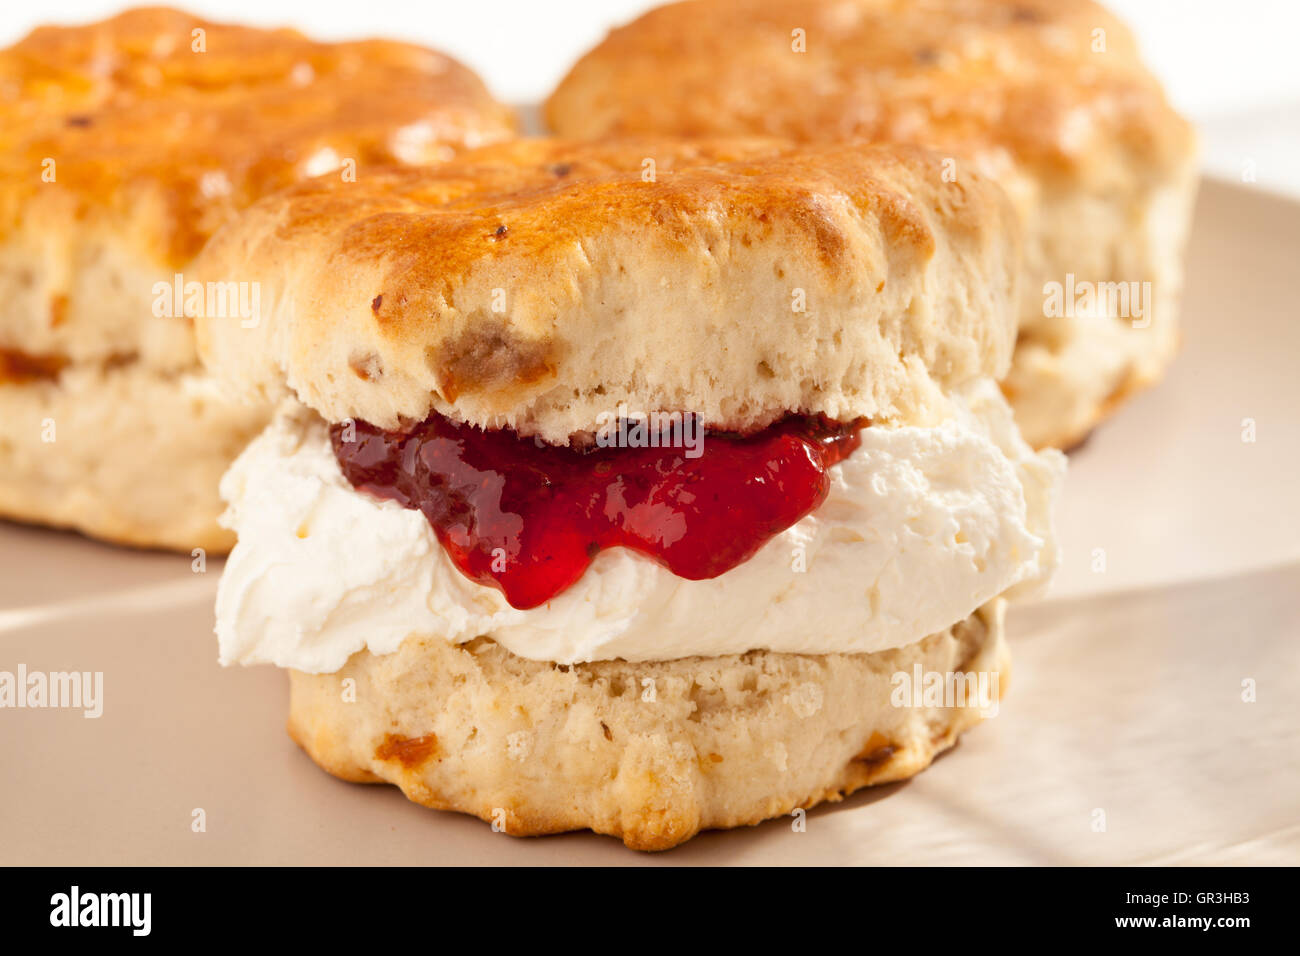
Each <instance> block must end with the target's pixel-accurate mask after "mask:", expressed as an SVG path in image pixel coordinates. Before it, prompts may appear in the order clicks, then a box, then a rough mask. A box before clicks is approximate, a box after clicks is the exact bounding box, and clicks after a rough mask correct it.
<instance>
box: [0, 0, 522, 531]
mask: <svg viewBox="0 0 1300 956" xmlns="http://www.w3.org/2000/svg"><path fill="white" fill-rule="evenodd" d="M0 90H3V96H2V97H0V301H2V302H3V303H4V305H3V307H2V308H0V516H3V517H8V518H14V519H18V520H22V521H29V522H38V523H42V524H49V525H55V526H61V527H69V528H75V529H78V530H80V531H83V532H85V533H87V534H90V535H94V536H96V537H100V538H104V539H108V540H111V541H116V542H121V543H124V544H132V545H142V546H159V547H169V548H177V549H181V550H189V549H192V548H197V547H202V548H207V549H212V550H225V549H227V548H229V546H230V544H231V543H233V537H232V536H231V535H230V534H229V532H227V531H226V530H225V529H223V528H221V527H219V526H218V525H217V523H216V518H217V515H218V514H219V513H220V511H221V504H220V499H219V498H218V496H217V484H218V482H219V480H220V477H221V474H222V473H223V472H224V471H225V469H226V468H227V467H229V465H230V462H231V461H232V460H233V458H234V456H235V454H236V453H237V452H238V451H239V450H240V449H241V448H242V447H243V446H244V445H246V444H247V442H248V440H249V439H251V438H252V437H253V436H254V435H256V434H257V433H258V432H259V431H260V430H261V429H262V428H263V427H265V425H266V422H267V419H268V417H269V411H268V410H264V409H262V410H259V409H253V408H241V407H238V406H232V405H230V404H228V403H226V402H223V401H222V399H221V396H220V394H219V393H218V392H217V391H216V389H215V388H214V387H213V386H212V384H211V382H210V381H208V380H207V379H206V378H205V377H204V376H203V374H202V371H201V369H200V368H199V365H198V360H197V357H196V354H195V350H194V338H193V331H192V329H191V326H190V323H189V322H188V321H187V320H186V319H185V317H184V313H185V307H186V304H187V303H189V302H193V301H195V297H196V296H197V299H198V300H199V301H202V302H204V303H206V304H208V305H209V306H210V307H211V308H214V309H216V310H221V311H227V312H231V313H236V314H245V313H248V312H249V311H251V309H252V308H253V307H254V305H255V299H256V295H257V290H256V289H253V288H249V287H247V286H244V287H238V286H235V287H231V288H229V289H225V288H206V289H205V288H201V287H196V286H195V285H194V281H195V277H194V276H193V275H191V274H190V268H189V265H190V263H191V261H192V259H193V257H194V255H195V254H196V253H197V252H198V251H199V250H200V249H201V248H202V246H203V243H204V241H205V240H206V239H207V237H208V236H210V235H211V234H212V232H213V231H215V230H216V229H217V228H218V227H219V226H220V225H221V224H222V223H224V222H226V221H227V220H229V219H230V218H232V216H234V215H235V214H236V212H237V211H238V210H239V209H240V208H242V207H244V206H246V205H248V204H249V203H251V202H252V201H253V200H255V199H257V198H259V197H260V196H262V195H265V194H266V193H268V192H270V191H272V190H274V189H277V188H279V187H282V186H285V185H288V184H290V183H292V182H295V181H298V180H300V179H303V178H305V177H308V176H312V175H317V174H324V173H331V172H333V173H334V175H335V177H336V178H350V179H355V178H358V177H364V176H365V175H367V174H368V172H369V169H370V168H371V167H372V166H374V165H375V164H377V163H393V162H399V163H426V162H433V161H436V160H441V159H444V158H446V157H447V156H449V155H451V154H452V152H453V150H454V149H458V148H464V147H470V146H477V145H481V144H482V143H485V142H491V141H495V140H498V139H501V138H504V137H506V136H508V135H510V134H511V133H512V131H513V128H514V118H513V115H512V114H511V113H510V111H509V110H507V109H506V108H505V107H504V106H501V105H500V104H498V103H496V102H495V101H494V100H493V99H492V98H491V97H490V95H489V94H488V92H487V90H486V89H485V88H484V87H483V85H482V84H481V83H480V82H479V80H478V79H477V77H475V76H474V75H473V74H472V73H470V72H469V71H468V70H467V69H465V68H464V67H462V66H460V65H459V64H457V63H455V62H453V61H451V60H449V59H448V58H446V57H444V56H442V55H441V54H438V53H435V52H433V51H431V50H426V49H422V48H419V47H415V46H410V45H406V44H401V43H392V42H386V41H366V42H357V43H337V44H325V43H315V42H312V41H311V40H308V39H306V38H305V37H303V36H301V35H300V34H298V33H296V32H294V31H291V30H255V29H247V28H244V27H238V26H230V25H225V24H217V23H210V22H207V21H205V20H201V19H199V18H198V17H195V16H192V15H190V14H187V13H182V12H180V11H175V10H166V9H141V10H133V11H129V12H127V13H123V14H121V15H120V16H117V17H114V18H113V19H111V20H106V21H103V22H101V23H95V24H91V25H88V26H79V27H44V28H41V29H38V30H36V31H35V32H33V33H31V34H30V35H29V36H27V37H26V38H25V39H23V40H22V41H20V42H19V43H17V44H16V45H14V46H12V47H9V48H8V49H5V50H3V51H0Z"/></svg>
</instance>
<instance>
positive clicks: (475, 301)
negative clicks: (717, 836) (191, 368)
mask: <svg viewBox="0 0 1300 956" xmlns="http://www.w3.org/2000/svg"><path fill="white" fill-rule="evenodd" d="M941 165H942V159H941V157H937V156H934V155H931V154H929V153H925V152H922V151H918V150H913V149H908V148H902V147H878V148H877V147H873V148H866V149H864V148H861V147H855V146H839V145H826V146H796V145H791V144H788V143H780V142H775V141H768V140H763V141H741V140H733V141H725V142H717V143H711V142H696V143H686V142H681V141H667V140H632V141H619V142H606V143H599V144H596V143H587V144H581V143H567V142H562V141H547V140H523V141H516V142H512V143H507V144H500V145H497V146H492V147H486V148H483V149H480V150H476V151H474V152H471V153H467V154H465V155H464V156H461V157H459V158H457V159H456V160H454V161H451V162H449V163H446V164H442V165H440V166H438V167H435V168H431V169H425V170H392V171H390V172H384V173H376V174H374V175H371V176H369V177H367V178H366V179H364V180H363V181H359V182H358V183H355V184H350V185H346V186H345V185H341V184H338V183H336V182H334V181H332V180H329V179H321V180H314V181H311V182H308V183H304V184H301V185H298V186H295V187H293V188H291V189H289V190H286V191H284V192H281V193H279V194H277V195H275V196H272V197H268V198H267V199H265V200H263V201H261V202H259V203H257V204H255V205H254V206H252V207H251V208H250V209H249V210H248V211H247V213H246V214H245V215H244V216H242V217H241V218H240V220H239V221H238V222H235V223H232V224H231V225H230V226H228V227H226V228H225V229H223V230H222V231H221V232H219V233H218V234H217V235H216V236H215V237H214V238H213V239H212V241H211V242H210V243H209V245H208V247H207V249H206V250H205V252H204V254H203V256H202V257H201V258H200V261H199V264H198V265H199V267H200V268H201V269H202V270H203V271H204V272H205V273H207V274H211V275H220V276H224V277H227V278H230V279H238V280H240V281H256V282H258V283H260V285H261V287H262V289H263V298H262V304H263V310H262V311H261V313H260V314H259V316H258V317H257V320H256V321H254V322H251V323H241V322H239V321H235V320H232V319H229V318H225V319H223V318H216V317H208V316H204V317H199V318H198V319H197V320H196V331H197V334H198V340H199V348H200V352H201V354H202V356H203V359H204V362H205V364H206V365H207V367H208V368H209V370H210V372H211V374H212V375H214V376H215V377H216V378H217V379H218V380H219V381H221V382H222V383H223V385H225V386H227V387H229V388H231V389H232V390H235V391H237V392H239V393H240V394H242V395H244V396H246V397H247V398H248V399H249V400H250V401H252V402H255V403H259V404H260V403H266V402H277V403H278V404H279V409H278V412H277V414H276V416H275V418H274V420H273V421H272V423H271V424H270V426H269V427H268V428H267V429H266V431H265V432H263V433H262V434H261V435H260V436H259V437H258V438H257V439H256V440H254V441H253V442H252V443H251V445H250V446H249V447H248V448H247V449H246V450H245V451H244V452H243V454H242V455H241V456H240V457H239V459H238V460H237V461H236V462H235V464H234V466H233V467H232V468H231V469H230V471H229V472H228V473H227V475H226V477H225V478H224V479H223V481H222V495H223V497H224V498H225V499H226V501H227V502H228V505H229V508H228V510H227V512H226V515H225V517H224V519H223V520H224V521H225V522H226V523H227V524H228V525H229V526H230V527H231V528H232V529H234V530H235V531H236V532H237V534H238V538H239V541H238V544H237V545H236V546H235V549H234V551H233V552H232V553H231V556H230V558H229V560H228V562H227V565H226V569H225V572H224V574H223V576H222V580H221V586H220V590H219V595H218V599H217V623H216V630H217V635H218V641H219V646H220V656H221V660H222V662H223V663H225V664H235V663H240V664H257V663H270V664H275V665H278V666H280V667H283V668H286V669H288V670H289V671H290V673H291V688H292V693H291V702H290V717H289V726H290V732H291V733H292V735H293V737H294V739H295V740H297V741H298V743H299V744H301V746H302V747H303V748H304V749H305V750H306V751H307V752H308V753H309V754H310V755H311V756H312V758H313V759H314V760H316V762H317V763H319V764H320V765H321V766H322V767H324V768H325V769H327V770H329V771H330V772H332V773H334V774H336V775H338V776H341V777H344V778H345V779H349V780H364V781H387V782H390V783H394V784H397V785H398V786H400V787H401V788H402V790H403V791H404V792H405V793H406V794H407V796H408V797H410V798H411V799H412V800H415V801H417V802H419V803H422V804H425V805H427V806H431V807H437V808H442V809H454V810H460V811H463V812H467V813H472V814H476V815H478V816H480V817H482V818H483V819H485V820H488V821H491V822H493V823H494V824H495V825H497V826H499V827H500V828H502V829H505V830H507V831H508V832H511V833H516V834H542V833H552V832H558V831H562V830H569V829H575V828H591V829H593V830H596V831H598V832H602V833H609V834H613V835H616V836H619V837H621V838H622V839H623V840H624V842H626V843H627V844H628V845H629V846H632V847H636V848H640V849H664V848H667V847H671V846H674V845H676V844H678V843H681V842H682V841H684V840H686V839H689V838H690V837H691V836H692V835H694V834H695V833H696V832H698V831H699V830H701V829H704V828H711V827H731V826H739V825H743V824H752V823H757V822H759V821H762V820H764V819H767V818H770V817H773V816H778V815H781V814H784V813H788V812H790V811H791V810H793V809H795V808H797V807H809V806H812V805H813V804H815V803H818V802H820V801H823V800H835V799H839V798H840V797H842V796H843V795H844V794H846V793H849V792H851V791H853V790H855V789H857V788H858V787H861V786H865V785H867V784H871V783H877V782H883V781H887V780H897V779H900V778H903V777H906V776H909V775H911V774H913V773H915V772H917V771H919V770H920V769H922V768H924V767H925V766H926V765H928V764H929V762H930V761H931V760H932V759H933V757H934V755H935V754H936V753H938V752H940V751H942V750H943V749H945V748H946V747H948V746H951V744H952V743H953V742H954V741H955V739H956V737H957V735H958V734H960V733H961V732H962V731H963V730H965V729H966V728H967V727H969V726H971V725H972V724H974V723H976V722H978V721H979V720H980V719H981V717H982V716H985V715H987V714H988V713H990V712H991V710H992V709H994V708H995V707H996V704H997V699H998V696H999V694H1000V692H1001V690H1002V689H1003V688H1004V687H1005V682H1006V680H1007V670H1006V667H1007V660H1006V649H1005V646H1004V643H1003V623H1002V616H1003V605H1004V603H1005V600H1006V599H1007V598H1008V597H1013V596H1015V595H1017V594H1020V593H1023V592H1025V591H1028V590H1032V589H1035V588H1037V587H1040V586H1041V585H1042V584H1043V583H1044V582H1045V581H1046V579H1047V578H1048V577H1049V576H1050V574H1051V572H1052V570H1053V568H1054V566H1055V562H1056V546H1055V543H1054V541H1053V537H1052V519H1051V511H1052V504H1053V500H1054V497H1055V495H1056V492H1057V488H1058V485H1059V483H1060V481H1061V478H1062V474H1063V470H1064V460H1063V459H1062V458H1061V456H1060V455H1059V453H1056V452H1034V451H1033V450H1032V449H1031V448H1030V447H1029V446H1028V444H1027V443H1026V442H1025V441H1024V440H1023V439H1022V438H1021V436H1020V434H1019V432H1018V431H1017V429H1016V426H1015V424H1014V421H1013V419H1012V415H1011V411H1010V409H1009V407H1008V405H1007V403H1006V401H1005V399H1004V397H1003V396H1002V394H1001V392H1000V390H999V389H998V387H997V385H996V380H997V378H998V377H999V376H1000V375H1001V374H1002V373H1003V372H1004V371H1005V368H1006V365H1007V363H1008V361H1009V359H1010V355H1011V351H1012V347H1013V344H1014V340H1015V318H1014V301H1015V294H1016V278H1017V276H1016V269H1015V263H1016V260H1017V244H1018V236H1017V222H1016V218H1015V215H1014V212H1013V211H1012V209H1011V207H1010V205H1009V202H1008V201H1007V199H1006V197H1005V196H1004V195H1003V193H1002V191H1001V190H1000V189H999V188H998V187H997V186H996V185H994V184H992V183H990V182H988V181H985V180H984V179H982V178H980V177H978V176H972V177H971V178H969V179H967V180H966V181H964V182H962V183H960V184H954V183H945V182H944V181H943V179H942V178H941V177H940V176H939V175H938V173H939V171H940V169H941ZM931 675H937V676H938V679H939V680H940V682H941V683H943V682H944V681H945V679H946V681H947V685H948V686H949V687H952V686H960V687H963V688H965V690H967V691H971V692H970V693H968V694H966V693H963V694H958V695H957V696H956V697H954V696H952V694H948V695H947V696H945V695H944V694H940V695H939V696H938V697H933V696H930V695H928V694H923V693H922V692H921V688H920V684H921V683H922V682H926V683H927V686H928V685H929V681H930V679H931ZM909 682H914V683H915V684H916V687H915V688H914V689H915V693H912V692H911V690H907V689H905V687H904V685H908V686H910V685H909ZM976 687H978V688H981V689H982V693H978V694H977V693H974V692H973V691H972V688H976Z"/></svg>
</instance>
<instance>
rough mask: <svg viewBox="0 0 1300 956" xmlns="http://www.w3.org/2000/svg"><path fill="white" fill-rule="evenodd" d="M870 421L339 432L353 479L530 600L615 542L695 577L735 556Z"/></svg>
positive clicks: (473, 567) (482, 573) (821, 478)
mask: <svg viewBox="0 0 1300 956" xmlns="http://www.w3.org/2000/svg"><path fill="white" fill-rule="evenodd" d="M696 424H698V422H696ZM866 424H867V423H866V422H865V420H862V421H857V422H853V423H851V424H839V423H836V422H833V421H831V420H829V419H827V418H824V417H808V416H789V417H787V418H785V419H783V420H782V421H779V422H777V423H776V424H774V425H772V426H770V427H768V428H765V429H763V430H762V431H759V432H757V433H754V434H751V435H744V436H742V435H736V434H731V433H727V432H720V431H713V430H705V429H703V428H700V429H699V430H698V431H697V432H696V434H702V435H703V436H704V440H703V441H702V442H700V443H699V444H698V445H696V446H695V447H694V448H683V447H637V448H626V447H621V448H618V447H616V448H604V447H593V448H591V449H589V450H579V449H576V448H570V447H564V446H556V445H545V444H541V443H539V442H536V441H534V440H533V439H531V438H521V437H520V436H519V435H518V434H516V433H515V432H513V431H510V430H507V429H495V430H491V431H483V430H482V429H479V428H476V427H473V426H469V425H461V424H458V423H456V422H453V421H451V420H450V419H448V418H445V417H443V416H442V415H439V414H438V413H436V412H435V413H434V414H433V415H432V416H430V417H429V418H428V419H427V420H425V421H424V422H422V423H421V424H420V425H417V426H416V427H415V428H413V429H411V430H410V431H406V432H390V431H383V430H381V429H379V428H375V427H374V426H372V425H368V424H365V423H364V422H357V423H356V425H355V428H356V435H355V441H344V440H343V439H344V436H345V431H344V427H343V426H340V425H334V426H332V427H331V429H330V438H331V441H332V442H333V445H334V452H335V454H336V455H337V457H338V460H339V464H340V465H341V466H342V468H343V473H344V474H345V475H346V476H347V478H348V480H349V481H350V482H351V483H352V485H353V486H354V487H356V488H357V489H359V490H361V491H364V492H368V493H370V494H372V495H376V496H378V497H380V498H387V499H391V500H393V501H396V502H398V503H400V504H402V505H404V506H405V507H407V508H418V509H419V510H420V511H421V512H423V513H424V516H425V517H426V518H428V519H429V523H430V524H431V525H432V526H433V530H434V532H435V533H436V534H437V536H438V540H439V541H441V542H442V546H443V547H444V548H445V549H446V551H447V554H448V555H449V556H450V557H451V559H452V561H453V563H455V565H456V567H458V568H459V569H460V570H461V572H462V573H464V574H465V576H466V577H468V578H470V579H471V580H474V581H477V582H479V583H480V584H486V585H489V586H493V587H497V588H499V589H500V590H501V591H502V592H503V593H504V594H505V597H506V600H508V601H509V602H510V603H511V604H512V605H513V606H514V607H517V608H530V607H535V606H537V605H539V604H542V603H544V602H546V601H549V600H550V599H551V598H553V597H555V595H557V594H559V593H560V592H561V591H563V590H565V589H566V588H568V587H569V586H570V585H572V584H573V583H574V582H576V581H577V580H578V579H579V578H580V577H582V574H583V572H584V571H585V570H586V569H587V565H589V564H590V563H591V561H592V559H593V558H594V557H595V556H596V554H597V553H598V552H599V551H601V550H603V549H605V548H613V547H624V548H631V549H633V550H635V551H639V552H640V553H641V554H644V555H647V556H648V557H650V558H653V559H654V560H655V561H657V562H659V563H660V564H662V565H663V566H664V567H666V568H668V570H670V571H672V572H673V573H674V574H676V575H678V576H679V577H683V578H689V579H691V580H699V579H702V578H712V577H716V576H717V575H719V574H722V573H723V572H724V571H728V570H730V569H731V568H734V567H735V566H736V565H738V564H740V563H742V562H744V561H746V560H748V559H749V558H750V557H752V556H753V554H754V553H755V552H756V551H758V549H759V548H761V547H762V546H763V544H764V543H765V542H767V541H768V539H770V538H772V537H773V536H774V535H777V534H780V533H781V532H782V531H784V530H785V529H786V528H788V527H790V526H791V525H792V524H794V523H795V522H796V521H798V520H799V519H800V518H802V517H803V516H804V515H806V514H808V513H809V512H811V511H812V510H813V509H815V508H816V507H817V506H818V505H820V504H821V503H822V501H824V500H825V498H826V494H827V492H828V491H829V489H830V477H829V476H828V474H827V470H828V469H829V468H830V466H831V465H834V464H836V463H837V462H839V461H841V460H843V459H844V458H845V457H846V456H847V455H848V454H849V453H850V452H852V451H853V449H854V448H856V447H857V446H858V442H859V438H858V432H859V430H860V429H861V428H862V427H863V426H864V425H866ZM665 434H666V433H665ZM679 434H681V433H680V432H679ZM650 443H651V444H659V445H668V444H669V442H667V441H663V442H655V441H652V442H650ZM640 444H645V442H640ZM678 445H679V446H680V445H681V442H679V443H678Z"/></svg>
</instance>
